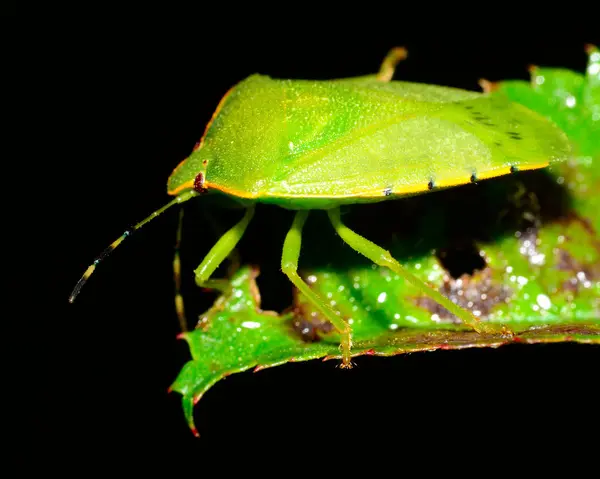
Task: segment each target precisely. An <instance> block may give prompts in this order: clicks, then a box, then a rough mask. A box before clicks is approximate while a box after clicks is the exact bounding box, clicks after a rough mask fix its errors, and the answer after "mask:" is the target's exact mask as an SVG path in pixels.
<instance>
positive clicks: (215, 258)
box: [194, 205, 254, 291]
mask: <svg viewBox="0 0 600 479" xmlns="http://www.w3.org/2000/svg"><path fill="white" fill-rule="evenodd" d="M253 216H254V205H252V206H250V207H248V208H247V209H246V213H245V214H244V217H243V218H242V219H241V220H240V221H239V222H238V223H237V224H236V225H234V226H233V227H232V228H231V229H230V230H229V231H227V232H226V233H225V234H223V236H221V237H220V238H219V240H218V241H217V242H216V244H215V245H214V246H213V247H212V248H211V250H210V251H209V252H208V254H207V255H206V256H205V257H204V259H203V260H202V263H200V266H198V267H197V268H196V269H195V271H194V273H195V275H196V284H197V285H198V286H200V287H201V288H211V289H217V290H220V291H226V290H227V288H228V282H227V281H225V280H222V279H212V280H211V279H209V278H210V275H211V274H213V273H214V272H215V270H216V269H217V268H218V267H219V265H220V264H221V263H222V262H223V260H224V259H225V258H227V256H229V255H230V254H231V252H232V250H233V249H234V248H235V246H236V245H237V244H238V242H239V241H240V239H241V238H242V236H244V233H245V232H246V228H247V227H248V224H249V223H250V220H251V219H252V217H253Z"/></svg>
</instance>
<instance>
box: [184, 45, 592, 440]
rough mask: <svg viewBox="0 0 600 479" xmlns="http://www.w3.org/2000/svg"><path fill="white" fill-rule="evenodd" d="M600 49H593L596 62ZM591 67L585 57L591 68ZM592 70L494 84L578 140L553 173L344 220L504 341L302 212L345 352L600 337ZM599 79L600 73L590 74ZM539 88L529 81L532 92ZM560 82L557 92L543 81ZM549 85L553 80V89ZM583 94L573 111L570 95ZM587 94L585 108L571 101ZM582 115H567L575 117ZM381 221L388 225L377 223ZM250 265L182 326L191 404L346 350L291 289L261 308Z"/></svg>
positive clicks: (309, 266) (307, 248)
mask: <svg viewBox="0 0 600 479" xmlns="http://www.w3.org/2000/svg"><path fill="white" fill-rule="evenodd" d="M594 52H595V50H592V49H590V55H591V58H595V57H594V56H593V55H594ZM590 64H592V61H591V63H590ZM590 71H591V72H592V73H594V72H596V69H594V68H588V75H587V77H584V76H580V77H581V78H579V77H578V76H577V75H578V74H576V73H573V72H568V73H565V70H558V69H538V70H537V71H536V72H535V73H534V75H539V74H540V72H543V74H544V77H545V80H544V81H543V82H541V83H536V82H535V76H534V83H533V85H534V88H531V87H530V86H529V85H528V84H526V83H525V82H506V83H501V84H499V88H498V90H497V91H496V92H495V93H494V94H496V95H505V96H508V97H509V98H510V99H511V100H513V101H518V102H521V103H523V104H525V105H526V106H528V107H529V108H532V109H535V110H537V111H539V112H541V113H543V114H544V115H545V116H547V117H548V118H550V119H551V120H553V121H554V122H555V123H557V124H558V125H559V126H561V128H563V129H564V130H565V131H566V132H567V133H568V134H569V138H570V139H571V141H572V142H573V145H574V148H575V156H574V158H573V160H572V161H571V162H568V163H564V164H560V165H557V166H556V167H554V169H553V170H552V171H551V172H548V171H533V172H523V173H520V174H518V175H514V176H511V177H502V178H498V179H494V180H489V181H483V182H481V183H479V184H477V185H467V186H463V187H458V188H452V189H449V190H446V191H441V192H436V193H433V194H429V195H420V196H416V197H412V198H408V199H403V200H398V201H390V202H385V203H381V204H376V205H367V206H356V207H352V208H349V209H348V211H347V212H346V214H345V216H344V221H345V222H346V223H347V224H348V226H350V227H352V228H353V229H355V230H356V231H357V232H359V233H361V234H363V235H365V236H367V237H368V238H369V239H371V240H373V241H375V242H376V243H378V244H380V245H382V246H384V247H385V248H386V249H389V250H390V251H391V253H392V254H393V255H394V256H395V257H396V258H397V259H398V260H399V261H400V262H401V263H402V264H403V265H404V266H405V267H406V268H407V269H409V270H410V271H411V272H412V273H414V274H415V275H417V276H419V277H420V278H422V279H423V280H425V281H427V282H428V283H429V284H431V285H432V286H433V287H436V288H438V289H439V290H440V291H441V292H442V293H444V294H445V295H446V296H448V297H450V298H451V299H453V300H455V301H456V302H457V303H458V304H460V305H461V306H463V307H465V308H467V309H470V310H471V311H473V313H474V314H476V315H478V316H479V317H480V318H481V320H482V321H490V322H496V323H502V324H507V325H509V326H510V327H511V328H512V330H513V331H514V332H515V336H514V337H513V338H512V339H507V338H501V337H498V336H493V335H481V334H478V333H475V332H473V331H471V330H468V329H465V328H464V327H462V325H461V324H460V322H459V321H458V320H457V319H456V318H454V317H453V316H452V315H450V314H449V313H448V311H446V310H445V309H443V308H441V307H440V306H439V305H438V304H436V303H435V302H433V301H431V300H430V299H429V298H427V297H423V296H422V295H420V294H419V292H418V291H417V290H416V289H415V288H413V287H412V286H411V285H410V284H406V283H405V282H404V281H403V279H402V278H399V277H397V276H395V275H394V274H393V273H391V272H390V271H389V270H387V269H385V268H380V267H376V266H374V265H372V264H370V263H369V262H367V261H366V260H364V259H363V258H361V257H359V256H358V255H357V254H356V253H355V252H354V251H352V250H351V249H350V248H349V247H347V246H345V245H344V244H343V243H342V241H341V240H340V239H339V238H337V237H336V236H335V235H334V234H333V230H332V229H331V227H330V226H329V225H328V224H327V222H326V217H325V215H324V214H316V213H315V214H313V215H312V216H311V219H310V220H309V225H307V228H308V227H309V226H311V227H312V228H308V231H307V233H306V240H305V244H304V247H303V251H302V257H301V267H302V271H301V274H302V276H303V278H304V279H305V280H306V281H307V282H308V283H309V284H310V285H311V287H312V288H313V289H314V290H315V291H316V292H318V294H320V295H322V296H323V297H326V298H328V300H329V301H330V304H331V306H332V307H333V308H334V309H335V310H336V311H338V312H339V314H340V315H341V316H342V317H343V318H344V319H346V320H347V321H350V322H351V323H352V327H353V339H354V345H353V349H352V351H353V355H354V356H359V355H380V356H389V355H395V354H402V353H407V352H415V351H431V350H436V349H460V348H469V347H497V346H500V345H503V344H509V343H512V342H519V343H539V342H559V341H575V342H580V343H595V344H600V321H599V318H600V316H599V306H600V294H599V293H600V242H599V241H598V240H597V239H596V238H597V234H596V232H597V231H598V230H599V228H600V215H598V213H597V212H598V211H599V210H600V198H598V196H597V195H596V194H595V191H598V189H599V188H600V167H599V166H598V165H597V164H594V160H596V161H597V159H598V158H599V157H600V151H599V150H598V144H599V142H598V141H597V138H599V137H600V136H599V135H596V136H595V137H594V138H595V140H592V139H591V138H592V137H591V136H590V132H594V131H596V130H597V128H598V124H599V123H600V120H597V119H594V118H595V117H594V116H593V115H594V112H597V111H598V105H597V103H594V102H591V100H590V98H593V97H594V95H595V94H596V91H595V90H593V89H595V88H596V89H597V84H598V81H597V78H594V77H593V75H591V74H590ZM594 74H595V73H594ZM536 85H537V86H536ZM543 85H546V86H550V85H554V86H555V87H553V88H538V87H541V86H543ZM556 85H559V86H560V88H559V87H557V86H556ZM570 94H573V96H575V95H577V97H576V102H575V105H574V106H573V107H569V106H568V105H569V104H571V103H572V101H571V100H567V99H568V95H570ZM580 99H581V107H576V105H578V103H577V102H578V101H579V100H580ZM574 112H575V113H576V115H575V117H574V116H573V113H574ZM382 219H383V220H382ZM257 275H258V270H257V269H256V268H253V267H250V266H244V267H242V268H240V269H239V270H238V271H237V273H235V274H234V275H233V277H232V279H231V291H229V292H228V293H227V294H224V295H222V296H221V297H220V298H219V299H218V300H217V301H216V303H215V305H214V306H213V307H212V308H211V309H210V310H209V311H207V312H206V313H205V314H204V315H203V317H202V319H201V321H200V323H199V327H198V328H197V329H196V330H194V331H192V332H188V333H184V334H182V338H183V339H185V340H186V341H187V343H188V345H189V348H190V352H191V355H192V359H191V361H189V362H188V363H187V364H186V365H185V366H184V367H183V369H182V371H181V373H180V374H179V376H178V378H177V379H176V381H175V382H174V384H173V385H172V390H174V391H177V392H179V393H181V394H182V401H183V407H184V412H185V416H186V419H187V421H188V423H189V425H190V427H191V428H192V430H194V431H196V429H195V426H194V422H193V406H194V404H195V403H196V402H197V401H198V400H200V398H201V397H202V395H203V394H204V393H205V392H206V391H207V390H208V389H209V388H210V387H211V386H212V385H213V384H215V383H216V382H217V381H219V380H220V379H222V378H223V377H225V376H227V375H229V374H232V373H236V372H241V371H245V370H248V369H252V368H254V369H255V370H259V369H263V368H266V367H272V366H277V365H279V364H283V363H286V362H290V361H305V360H310V359H316V358H324V359H331V358H338V357H340V350H339V336H338V334H337V333H336V332H335V331H334V330H333V328H332V327H331V325H330V324H329V323H328V322H326V321H324V320H323V319H321V318H320V317H319V314H318V312H317V311H315V310H314V309H313V308H312V306H311V305H310V303H308V302H307V301H306V299H305V298H304V297H303V296H302V295H301V294H299V293H296V294H295V298H294V304H293V308H291V309H290V311H289V312H288V313H285V314H281V315H278V314H276V313H274V312H269V311H262V310H261V309H260V295H259V291H258V288H257V285H256V282H255V278H256V277H257Z"/></svg>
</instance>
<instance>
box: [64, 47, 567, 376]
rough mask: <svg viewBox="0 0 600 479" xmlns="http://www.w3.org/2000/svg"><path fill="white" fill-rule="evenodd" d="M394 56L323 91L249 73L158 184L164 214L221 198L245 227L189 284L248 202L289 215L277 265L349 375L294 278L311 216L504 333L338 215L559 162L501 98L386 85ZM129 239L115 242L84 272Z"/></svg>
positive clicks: (536, 119)
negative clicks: (163, 191)
mask: <svg viewBox="0 0 600 479" xmlns="http://www.w3.org/2000/svg"><path fill="white" fill-rule="evenodd" d="M405 55H406V52H405V50H404V49H401V48H396V49H393V50H392V51H391V52H390V53H389V54H388V56H387V57H386V58H385V60H384V62H383V64H382V66H381V69H380V71H379V73H378V74H377V75H372V76H365V77H357V78H350V79H341V80H332V81H306V80H302V81H299V80H276V79H271V78H269V77H266V76H261V75H253V76H251V77H249V78H247V79H246V80H244V81H242V82H241V83H239V84H238V85H236V86H235V87H233V88H232V89H231V90H230V91H229V92H228V93H227V94H226V95H225V97H224V98H223V99H222V100H221V103H220V104H219V106H218V107H217V110H216V111H215V113H214V115H213V117H212V120H211V121H210V123H209V124H208V126H207V128H206V130H205V133H204V135H203V137H202V139H201V141H200V142H199V143H198V145H197V146H196V148H195V149H194V151H193V152H192V154H191V155H190V156H189V157H188V158H187V159H186V160H184V161H183V162H182V163H181V164H180V165H179V166H177V168H175V170H174V171H173V173H172V175H171V176H170V178H169V181H168V192H169V194H171V195H174V196H176V198H175V199H174V200H173V201H172V202H171V203H169V204H167V205H166V206H164V207H163V208H161V209H159V210H157V211H156V212H154V213H152V215H150V216H149V217H148V218H146V219H145V220H144V221H142V222H140V223H138V224H137V225H136V226H134V228H133V230H136V229H138V228H140V227H141V226H143V225H144V224H145V223H147V222H148V221H150V220H151V219H152V218H154V217H155V216H157V215H158V214H160V213H162V212H163V211H164V210H165V209H167V208H169V207H170V206H172V205H174V204H178V203H183V202H185V201H188V200H189V199H191V198H194V197H196V196H200V195H204V194H220V195H227V196H229V197H231V198H233V199H234V200H236V201H238V202H239V203H240V204H241V205H242V206H243V207H244V208H245V214H244V217H243V218H242V219H241V220H240V221H239V222H238V223H237V224H236V225H235V226H234V227H233V228H231V229H230V230H229V231H227V232H226V233H225V234H224V235H223V236H222V237H221V238H220V239H219V240H218V241H217V243H216V244H215V246H214V247H213V248H212V249H211V250H210V252H209V253H208V254H207V255H206V257H205V258H204V260H203V261H202V263H201V264H200V266H199V267H198V268H197V269H196V270H195V275H196V283H197V284H198V285H199V286H216V285H218V284H220V283H216V282H215V281H214V280H210V279H209V278H210V276H211V275H212V273H213V272H214V271H215V270H216V268H217V267H218V266H219V264H220V263H221V262H222V261H223V260H224V259H225V258H226V257H227V256H228V255H229V254H230V253H231V251H232V250H233V248H234V247H235V246H236V244H237V243H238V241H239V240H240V239H241V237H242V235H243V234H244V232H245V230H246V228H247V226H248V224H249V222H250V220H251V219H252V216H253V214H254V207H255V204H256V203H272V204H276V205H279V206H281V207H283V208H287V209H291V210H297V212H296V216H295V218H294V220H293V224H292V226H291V229H290V230H289V232H288V234H287V236H286V238H285V241H284V245H283V255H282V262H281V267H282V270H283V272H284V273H285V274H286V275H287V276H288V278H289V279H290V280H291V282H292V283H293V284H294V285H295V286H296V287H297V288H298V289H299V290H300V291H302V292H303V293H304V295H305V296H306V297H307V298H308V300H309V301H311V302H312V303H313V304H314V306H315V307H316V308H317V309H318V310H319V311H320V312H321V313H322V314H323V315H324V317H326V318H327V319H328V320H329V321H330V322H331V323H332V324H333V326H334V327H335V328H336V330H337V331H338V332H339V333H340V335H341V348H342V360H343V362H342V366H345V367H349V366H350V364H351V363H350V357H351V345H352V339H351V327H350V325H349V324H347V323H346V322H345V321H344V319H343V318H341V317H339V316H338V315H337V314H336V313H335V312H334V311H333V310H332V309H331V307H330V306H329V305H328V304H327V303H326V302H325V301H324V300H323V298H321V297H319V296H318V295H317V294H315V292H314V291H313V290H312V289H311V288H310V287H309V286H308V285H307V284H306V283H305V282H304V281H303V280H302V278H301V277H300V276H299V275H298V273H297V269H298V258H299V254H300V249H301V235H302V229H303V226H304V223H305V221H306V219H307V217H308V214H309V212H310V210H314V209H321V210H326V211H327V214H328V216H329V219H330V221H331V224H332V226H333V228H334V229H335V231H337V233H338V234H339V235H340V237H341V238H342V239H343V240H344V241H345V242H346V243H348V244H349V245H350V246H351V247H352V248H354V249H355V250H356V251H357V252H359V253H361V254H363V255H364V256H366V257H367V258H369V259H370V260H372V261H373V262H374V263H376V264H378V265H381V266H387V267H389V268H390V269H391V270H393V271H394V272H395V273H397V274H398V275H401V276H403V277H404V278H406V279H407V280H408V281H410V282H411V283H413V284H414V285H415V286H417V287H418V288H419V289H420V290H421V291H422V293H423V294H425V295H427V296H429V297H430V298H431V299H433V300H435V301H437V302H438V303H440V304H441V305H442V306H444V307H445V308H446V309H448V310H449V311H450V312H452V313H453V314H455V315H456V316H457V317H458V318H460V319H461V320H462V321H463V323H464V324H466V325H468V326H470V327H472V328H474V329H475V330H477V331H479V332H488V333H498V334H510V331H509V330H507V329H506V328H503V327H499V326H497V325H492V324H485V323H481V322H479V320H478V319H477V318H475V317H474V316H472V315H471V314H470V313H469V312H467V311H466V310H464V309H462V308H460V307H459V306H457V305H456V304H454V303H453V302H452V301H450V300H449V299H447V298H446V297H445V296H443V295H442V294H441V293H439V292H438V291H437V290H434V289H432V288H431V287H429V286H427V285H426V284H425V283H423V282H422V281H421V280H420V279H418V278H416V277H414V276H413V275H412V274H410V273H409V272H408V271H406V270H405V269H404V268H402V266H401V265H400V264H399V263H398V262H397V261H396V260H395V259H394V258H392V256H391V255H390V254H389V252H387V251H385V250H384V249H383V248H381V247H379V246H377V245H375V244H374V243H372V242H370V241H369V240H367V239H365V238H363V237H362V236H360V235H358V234H357V233H355V232H354V231H352V230H350V229H349V228H347V227H346V226H345V225H344V224H343V223H342V221H341V218H340V206H342V205H344V204H353V203H368V202H377V201H385V200H390V199H399V198H401V197H403V196H407V195H414V194H420V193H425V192H429V191H434V190H436V189H441V188H447V187H452V186H457V185H462V184H466V183H470V182H475V181H478V180H483V179H488V178H492V177H497V176H502V175H507V174H510V173H515V172H517V171H520V170H530V169H538V168H543V167H546V166H548V165H549V164H550V162H553V161H560V160H564V159H566V158H567V157H568V155H569V151H570V148H569V143H568V141H567V139H566V136H565V135H564V134H563V133H562V131H560V130H559V129H558V128H557V127H555V126H554V125H553V124H551V123H549V122H548V121H547V120H545V119H544V118H543V117H541V116H539V115H538V114H536V113H533V112H531V111H530V110H528V109H526V108H524V107H522V106H520V105H518V104H516V103H512V102H510V101H508V100H507V99H505V98H501V97H495V96H488V95H485V94H482V93H476V92H471V91H464V90H459V89H455V88H446V87H439V86H432V85H423V84H416V83H406V82H395V81H394V82H392V81H391V77H392V75H393V72H394V68H395V66H396V64H397V62H398V61H399V60H401V59H403V58H404V57H405ZM129 234H130V232H129V231H127V232H126V233H124V234H123V235H122V236H121V237H120V238H119V239H117V240H116V241H115V242H114V243H113V244H112V245H111V246H110V247H109V248H108V249H107V250H106V251H105V253H103V254H102V255H101V256H100V257H99V258H98V259H97V260H96V261H94V263H93V264H92V265H91V266H90V267H89V268H88V269H87V271H86V272H85V274H84V276H83V277H82V278H81V280H80V281H79V283H78V284H77V286H76V287H75V289H74V291H73V293H72V295H71V298H70V300H71V301H73V299H74V298H75V296H76V295H77V294H78V293H79V290H80V289H81V286H82V285H83V284H84V282H85V281H86V280H87V278H88V277H89V276H90V275H91V274H92V272H93V271H94V269H95V267H96V265H97V264H98V262H99V261H100V260H102V259H103V258H104V256H106V254H107V253H108V252H110V251H111V250H112V249H114V248H115V247H116V246H117V245H118V244H120V243H121V241H122V240H123V239H124V238H125V237H127V236H128V235H129Z"/></svg>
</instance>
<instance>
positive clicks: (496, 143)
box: [494, 141, 502, 146]
mask: <svg viewBox="0 0 600 479" xmlns="http://www.w3.org/2000/svg"><path fill="white" fill-rule="evenodd" d="M494 145H496V146H502V143H501V142H500V141H495V142H494Z"/></svg>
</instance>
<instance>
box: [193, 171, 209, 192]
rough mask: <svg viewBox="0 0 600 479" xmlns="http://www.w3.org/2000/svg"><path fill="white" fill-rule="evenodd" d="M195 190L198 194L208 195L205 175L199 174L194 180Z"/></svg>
mask: <svg viewBox="0 0 600 479" xmlns="http://www.w3.org/2000/svg"><path fill="white" fill-rule="evenodd" d="M194 189H195V190H196V191H197V192H198V193H206V192H207V191H208V188H206V187H205V186H204V174H203V173H198V175H197V176H196V178H195V179H194Z"/></svg>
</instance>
